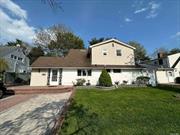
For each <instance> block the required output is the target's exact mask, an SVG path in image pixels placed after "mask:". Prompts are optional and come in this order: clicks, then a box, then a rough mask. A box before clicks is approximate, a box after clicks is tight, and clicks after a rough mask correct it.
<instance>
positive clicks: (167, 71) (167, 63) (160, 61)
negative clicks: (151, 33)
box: [141, 53, 180, 83]
mask: <svg viewBox="0 0 180 135" xmlns="http://www.w3.org/2000/svg"><path fill="white" fill-rule="evenodd" d="M145 63H146V64H141V65H142V66H144V67H146V68H147V69H148V70H151V71H152V70H154V71H155V72H156V80H157V83H174V81H175V78H176V77H179V76H180V53H176V54H172V55H163V54H162V53H159V54H158V58H157V59H154V60H151V61H148V62H145ZM147 63H148V64H147Z"/></svg>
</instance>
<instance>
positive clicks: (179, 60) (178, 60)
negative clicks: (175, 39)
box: [172, 57, 180, 68]
mask: <svg viewBox="0 0 180 135" xmlns="http://www.w3.org/2000/svg"><path fill="white" fill-rule="evenodd" d="M179 62H180V57H179V58H178V59H177V60H176V61H175V63H174V64H173V65H172V68H175V67H176V65H177V64H178V63H179Z"/></svg>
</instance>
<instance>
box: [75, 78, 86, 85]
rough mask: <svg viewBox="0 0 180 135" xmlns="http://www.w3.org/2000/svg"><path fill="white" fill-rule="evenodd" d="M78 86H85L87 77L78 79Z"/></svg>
mask: <svg viewBox="0 0 180 135" xmlns="http://www.w3.org/2000/svg"><path fill="white" fill-rule="evenodd" d="M76 81H77V82H76V86H83V85H84V83H85V82H86V80H85V79H76Z"/></svg>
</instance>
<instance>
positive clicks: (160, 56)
mask: <svg viewBox="0 0 180 135" xmlns="http://www.w3.org/2000/svg"><path fill="white" fill-rule="evenodd" d="M165 56H166V55H165V53H164V52H159V53H158V59H159V58H163V57H165Z"/></svg>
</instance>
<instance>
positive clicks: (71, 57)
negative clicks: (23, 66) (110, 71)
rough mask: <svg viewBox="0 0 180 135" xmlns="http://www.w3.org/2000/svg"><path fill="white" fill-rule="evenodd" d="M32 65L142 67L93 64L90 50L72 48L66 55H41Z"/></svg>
mask: <svg viewBox="0 0 180 135" xmlns="http://www.w3.org/2000/svg"><path fill="white" fill-rule="evenodd" d="M31 67H32V68H40V67H41V68H50V67H91V68H93V67H94V68H103V67H106V68H142V67H141V66H137V65H91V59H90V58H89V57H88V50H85V49H71V50H70V51H69V53H68V55H67V56H66V57H44V56H43V57H39V58H38V59H37V60H36V61H35V62H34V63H33V64H32V65H31Z"/></svg>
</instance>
